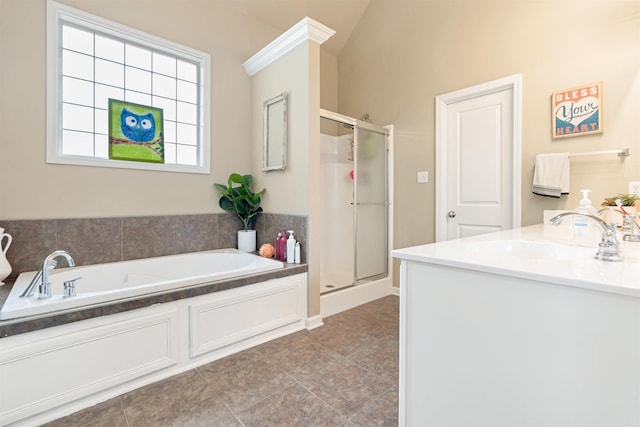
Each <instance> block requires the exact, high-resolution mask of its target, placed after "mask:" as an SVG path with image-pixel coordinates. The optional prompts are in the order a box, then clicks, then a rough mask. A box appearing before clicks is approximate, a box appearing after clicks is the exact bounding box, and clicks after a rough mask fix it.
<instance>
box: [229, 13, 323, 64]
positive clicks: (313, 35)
mask: <svg viewBox="0 0 640 427" xmlns="http://www.w3.org/2000/svg"><path fill="white" fill-rule="evenodd" d="M335 33H336V32H335V30H332V29H331V28H329V27H327V26H326V25H323V24H321V23H319V22H318V21H315V20H313V19H311V18H309V17H306V18H303V19H302V20H301V21H300V22H298V23H297V24H295V25H294V26H293V27H291V28H289V29H288V30H287V31H285V32H284V33H282V34H281V35H280V36H279V37H278V38H276V39H275V40H274V41H272V42H271V43H269V44H268V45H267V46H265V47H264V48H262V49H261V50H260V51H259V52H258V53H256V54H255V55H253V56H252V57H251V58H249V59H247V60H246V61H245V62H244V63H243V64H242V66H243V67H244V70H245V71H246V72H247V74H248V75H249V76H253V75H254V74H255V73H257V72H258V71H260V70H262V69H263V68H264V67H266V66H268V65H269V64H271V63H272V62H274V61H275V60H276V59H278V58H280V57H281V56H282V55H284V54H285V53H288V52H290V51H291V50H293V49H294V48H295V47H296V46H298V45H299V44H300V43H302V42H305V41H307V40H312V41H314V42H316V43H318V44H322V43H324V42H326V41H327V40H328V39H329V38H330V37H331V36H333V35H334V34H335Z"/></svg>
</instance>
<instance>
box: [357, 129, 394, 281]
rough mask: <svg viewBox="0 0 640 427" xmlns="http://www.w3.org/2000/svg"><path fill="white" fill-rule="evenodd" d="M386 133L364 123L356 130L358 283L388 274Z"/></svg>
mask: <svg viewBox="0 0 640 427" xmlns="http://www.w3.org/2000/svg"><path fill="white" fill-rule="evenodd" d="M384 131H385V129H384V128H379V127H378V126H374V125H369V124H367V123H365V122H361V121H358V125H357V126H356V128H355V129H354V139H355V150H354V155H355V159H354V160H355V162H354V164H355V167H354V175H355V176H354V184H355V185H354V191H353V193H354V194H353V197H354V204H355V214H354V230H355V240H356V244H355V260H356V262H355V280H356V282H358V281H360V280H373V279H376V278H378V277H382V276H386V275H387V274H388V266H389V261H388V259H389V258H388V256H389V249H388V220H389V197H388V194H389V191H388V176H387V170H388V167H387V166H388V164H387V162H388V147H387V134H386V132H385V133H382V132H384Z"/></svg>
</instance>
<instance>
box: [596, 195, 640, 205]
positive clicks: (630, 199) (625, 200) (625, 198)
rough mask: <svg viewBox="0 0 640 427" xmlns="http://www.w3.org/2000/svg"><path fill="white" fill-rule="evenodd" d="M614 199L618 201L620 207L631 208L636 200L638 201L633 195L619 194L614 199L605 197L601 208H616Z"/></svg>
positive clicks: (639, 198)
mask: <svg viewBox="0 0 640 427" xmlns="http://www.w3.org/2000/svg"><path fill="white" fill-rule="evenodd" d="M616 199H620V202H621V203H622V206H633V204H634V203H635V202H636V200H640V197H638V196H636V195H635V194H624V193H620V194H618V195H617V196H615V197H605V199H604V202H602V206H616Z"/></svg>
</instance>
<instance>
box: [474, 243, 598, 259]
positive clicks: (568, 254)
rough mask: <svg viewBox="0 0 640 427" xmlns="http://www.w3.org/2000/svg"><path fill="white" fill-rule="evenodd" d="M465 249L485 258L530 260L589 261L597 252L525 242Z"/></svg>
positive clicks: (552, 244)
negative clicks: (485, 256)
mask: <svg viewBox="0 0 640 427" xmlns="http://www.w3.org/2000/svg"><path fill="white" fill-rule="evenodd" d="M466 249H467V250H469V251H471V252H477V253H481V254H484V255H487V256H499V257H518V258H523V259H532V260H533V259H536V260H569V259H589V258H593V256H594V254H595V251H596V250H597V248H588V247H581V246H568V245H563V244H559V243H552V242H536V241H527V240H488V241H483V242H473V243H469V244H468V245H467V246H466Z"/></svg>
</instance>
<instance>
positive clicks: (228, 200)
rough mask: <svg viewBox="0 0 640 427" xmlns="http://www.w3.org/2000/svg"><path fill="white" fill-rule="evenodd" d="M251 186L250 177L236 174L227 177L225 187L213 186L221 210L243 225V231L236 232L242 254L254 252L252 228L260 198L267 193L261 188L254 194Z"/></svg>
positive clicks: (259, 209)
mask: <svg viewBox="0 0 640 427" xmlns="http://www.w3.org/2000/svg"><path fill="white" fill-rule="evenodd" d="M251 184H253V176H252V175H240V174H238V173H232V174H231V175H229V179H228V181H227V185H224V184H214V186H215V188H216V190H218V192H219V193H220V194H221V196H220V201H219V204H220V207H221V208H222V210H224V211H226V212H231V213H234V214H236V215H238V218H240V220H241V221H242V223H243V224H244V230H238V249H239V250H241V251H244V252H255V250H256V231H255V230H253V229H252V228H253V224H254V222H255V220H256V219H257V217H258V215H259V214H260V212H262V207H261V206H260V201H261V200H260V198H261V197H262V195H263V194H264V193H265V192H266V191H267V190H266V189H264V188H263V189H262V190H261V191H260V192H258V193H254V192H253V191H252V190H251Z"/></svg>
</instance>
